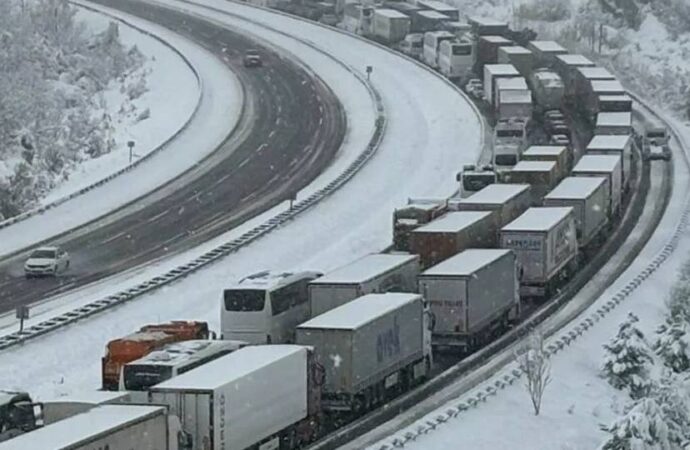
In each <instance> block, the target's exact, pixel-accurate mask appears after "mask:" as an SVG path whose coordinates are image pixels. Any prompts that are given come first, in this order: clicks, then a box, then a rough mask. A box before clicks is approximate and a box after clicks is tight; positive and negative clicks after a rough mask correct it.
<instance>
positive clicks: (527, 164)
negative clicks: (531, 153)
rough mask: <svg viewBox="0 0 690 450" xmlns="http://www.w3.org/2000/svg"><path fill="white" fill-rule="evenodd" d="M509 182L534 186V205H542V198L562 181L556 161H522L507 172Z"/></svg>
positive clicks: (506, 177)
mask: <svg viewBox="0 0 690 450" xmlns="http://www.w3.org/2000/svg"><path fill="white" fill-rule="evenodd" d="M504 178H505V179H504V181H505V182H507V183H517V184H529V185H531V186H532V189H531V194H532V206H536V205H541V200H542V198H544V195H546V194H547V193H548V192H549V191H550V190H551V189H553V188H554V187H555V186H556V184H558V182H559V181H560V172H559V170H558V165H557V164H556V161H520V162H519V163H517V164H516V165H515V166H513V168H512V169H511V170H509V171H507V172H506V174H505V176H504Z"/></svg>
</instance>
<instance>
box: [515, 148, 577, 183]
mask: <svg viewBox="0 0 690 450" xmlns="http://www.w3.org/2000/svg"><path fill="white" fill-rule="evenodd" d="M522 160H523V161H555V162H556V167H557V170H558V175H559V178H563V177H565V176H566V174H568V173H569V172H570V166H571V160H572V154H571V153H570V148H569V147H567V146H565V145H533V146H531V147H529V148H528V149H527V150H525V152H524V153H523V154H522Z"/></svg>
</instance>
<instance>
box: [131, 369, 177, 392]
mask: <svg viewBox="0 0 690 450" xmlns="http://www.w3.org/2000/svg"><path fill="white" fill-rule="evenodd" d="M123 377H124V380H125V389H126V390H128V391H144V390H146V389H148V388H150V387H151V386H154V385H156V384H158V383H161V382H163V381H165V380H169V379H170V378H172V367H171V366H164V365H156V364H146V365H141V366H138V365H133V364H127V365H126V366H125V368H124V372H123Z"/></svg>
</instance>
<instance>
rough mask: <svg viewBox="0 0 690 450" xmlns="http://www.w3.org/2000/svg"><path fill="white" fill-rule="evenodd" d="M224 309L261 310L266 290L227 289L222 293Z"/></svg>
mask: <svg viewBox="0 0 690 450" xmlns="http://www.w3.org/2000/svg"><path fill="white" fill-rule="evenodd" d="M223 296H224V300H225V310H226V311H263V309H264V303H265V301H266V291H262V290H257V289H228V290H226V291H225V292H224V294H223Z"/></svg>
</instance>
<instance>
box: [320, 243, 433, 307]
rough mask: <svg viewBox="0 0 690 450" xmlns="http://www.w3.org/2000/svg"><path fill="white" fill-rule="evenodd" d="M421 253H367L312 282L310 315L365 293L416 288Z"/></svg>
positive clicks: (407, 290) (408, 290)
mask: <svg viewBox="0 0 690 450" xmlns="http://www.w3.org/2000/svg"><path fill="white" fill-rule="evenodd" d="M419 271H420V269H419V256H417V255H410V254H402V255H399V254H373V255H367V256H365V257H363V258H360V259H358V260H356V261H353V262H351V263H350V264H348V265H346V266H343V267H340V268H338V269H335V270H333V271H332V272H329V273H327V274H326V275H324V276H323V277H321V278H317V279H316V280H314V281H312V282H311V283H309V287H308V289H309V303H310V305H311V315H312V317H316V316H318V315H319V314H323V313H325V312H326V311H330V310H331V309H333V308H337V307H338V306H341V305H344V304H345V303H347V302H349V301H352V300H354V299H356V298H357V297H360V296H362V295H365V294H371V293H383V292H416V290H417V275H419Z"/></svg>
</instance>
